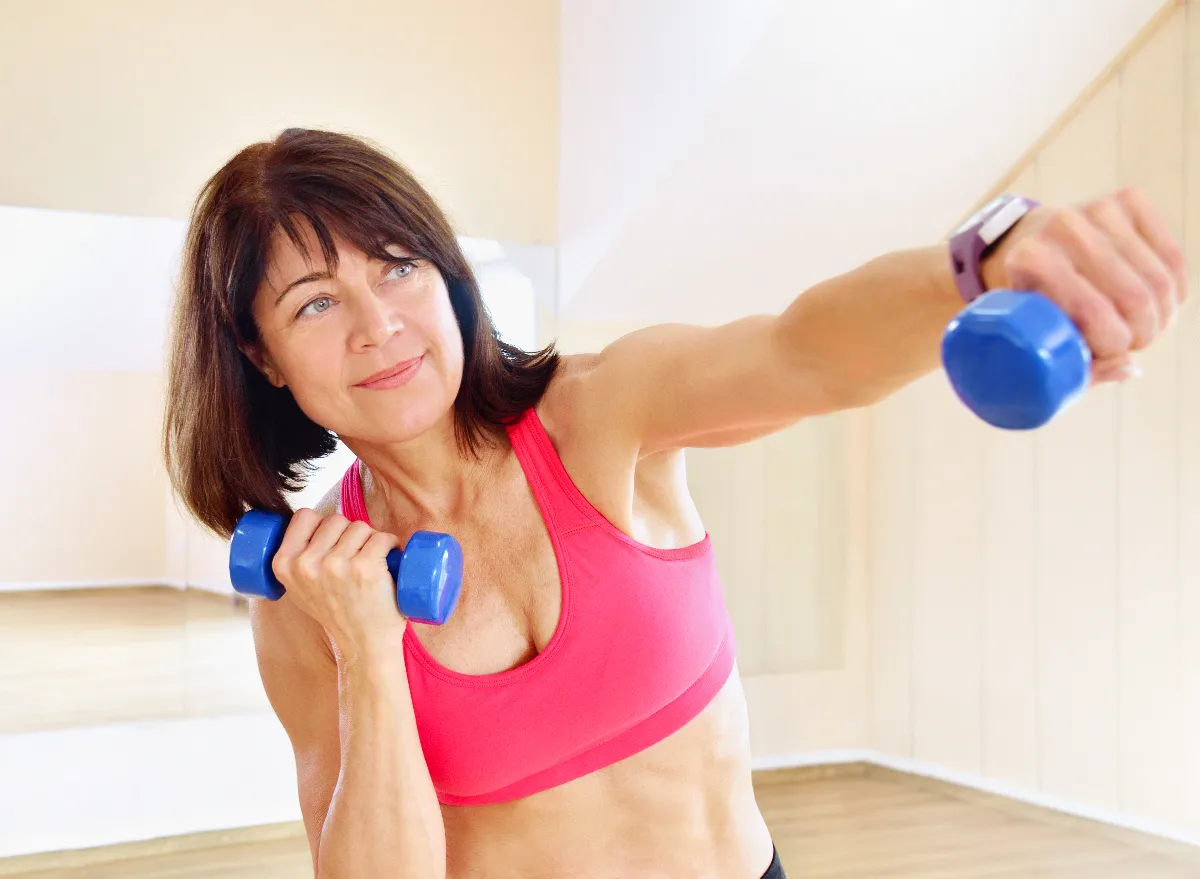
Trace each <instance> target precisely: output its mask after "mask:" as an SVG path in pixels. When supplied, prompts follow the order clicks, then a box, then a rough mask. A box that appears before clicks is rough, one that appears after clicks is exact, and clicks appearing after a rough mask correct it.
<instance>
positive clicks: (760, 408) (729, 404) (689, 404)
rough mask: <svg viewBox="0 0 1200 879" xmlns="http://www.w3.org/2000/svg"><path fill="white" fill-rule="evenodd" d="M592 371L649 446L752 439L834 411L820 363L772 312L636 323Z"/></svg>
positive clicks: (621, 417)
mask: <svg viewBox="0 0 1200 879" xmlns="http://www.w3.org/2000/svg"><path fill="white" fill-rule="evenodd" d="M593 372H594V375H595V376H596V378H595V381H594V384H595V385H596V387H597V391H598V394H597V396H599V397H601V398H603V399H606V400H607V401H609V403H608V406H609V407H610V408H611V409H612V411H613V414H614V418H615V420H617V421H618V422H620V423H622V424H624V425H625V427H626V429H627V430H629V431H630V432H632V434H633V436H632V437H631V439H632V440H633V441H635V442H637V443H638V446H639V448H640V449H641V450H642V451H641V453H642V454H653V453H654V452H656V451H660V450H662V449H666V448H683V447H689V446H690V447H704V446H718V445H733V444H736V443H741V442H748V441H749V440H751V439H756V438H758V437H761V436H765V435H767V434H769V433H773V432H775V431H778V430H782V429H783V428H785V427H788V426H789V425H791V424H794V423H795V422H796V421H798V420H800V419H801V418H803V417H805V416H808V415H815V414H820V413H822V412H824V411H828V409H829V395H828V394H827V393H826V389H825V388H823V387H822V385H821V383H820V381H819V372H818V370H816V369H815V368H812V365H811V364H808V363H806V362H805V359H804V357H803V355H802V354H799V353H797V352H795V351H793V350H791V349H790V347H789V346H788V345H787V344H786V343H785V340H784V339H783V337H782V334H781V332H780V330H779V320H778V318H776V317H773V316H768V315H756V316H752V317H747V318H742V319H740V320H737V321H733V322H731V323H727V324H723V325H721V326H716V327H700V326H689V325H683V324H663V325H659V326H654V327H648V328H646V329H643V330H638V331H636V332H634V333H631V334H629V335H627V336H624V337H622V338H621V339H618V340H617V341H616V342H613V343H612V344H611V345H609V346H608V347H607V348H605V349H604V351H602V352H601V354H600V357H599V358H598V361H597V363H596V366H595V367H594V368H593Z"/></svg>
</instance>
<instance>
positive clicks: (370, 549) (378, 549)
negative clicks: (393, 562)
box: [358, 531, 400, 559]
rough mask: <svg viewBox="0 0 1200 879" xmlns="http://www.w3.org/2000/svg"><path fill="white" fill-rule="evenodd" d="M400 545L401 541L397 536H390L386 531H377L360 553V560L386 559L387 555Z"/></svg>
mask: <svg viewBox="0 0 1200 879" xmlns="http://www.w3.org/2000/svg"><path fill="white" fill-rule="evenodd" d="M399 545H400V541H399V540H398V539H397V538H396V535H395V534H389V533H387V532H386V531H376V532H375V533H373V534H372V535H371V537H370V539H369V540H367V542H366V543H365V544H364V545H363V548H362V549H361V550H360V551H359V553H358V556H359V558H366V559H382V558H386V557H387V554H388V553H389V552H391V551H392V550H393V549H395V548H396V547H397V546H399Z"/></svg>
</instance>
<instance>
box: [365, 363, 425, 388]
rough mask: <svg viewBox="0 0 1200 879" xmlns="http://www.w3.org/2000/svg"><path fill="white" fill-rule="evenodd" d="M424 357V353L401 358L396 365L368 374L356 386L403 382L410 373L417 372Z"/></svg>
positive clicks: (377, 385)
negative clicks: (404, 358) (405, 358)
mask: <svg viewBox="0 0 1200 879" xmlns="http://www.w3.org/2000/svg"><path fill="white" fill-rule="evenodd" d="M423 358H424V355H421V356H420V357H412V358H410V359H408V360H401V361H400V362H399V363H397V364H396V365H395V366H391V367H388V368H387V369H381V370H380V371H379V372H377V373H375V374H373V375H369V376H367V377H366V378H365V379H363V380H362V381H360V382H358V383H357V384H356V385H355V387H359V388H371V387H380V386H388V387H391V386H394V385H399V384H403V383H404V380H405V378H406V377H407V376H408V375H411V374H412V373H414V372H416V370H417V367H418V366H420V365H421V360H422V359H423Z"/></svg>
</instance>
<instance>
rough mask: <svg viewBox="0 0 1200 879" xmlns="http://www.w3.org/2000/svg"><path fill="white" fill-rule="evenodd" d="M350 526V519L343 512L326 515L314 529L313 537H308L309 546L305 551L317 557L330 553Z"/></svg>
mask: <svg viewBox="0 0 1200 879" xmlns="http://www.w3.org/2000/svg"><path fill="white" fill-rule="evenodd" d="M349 527H350V520H349V519H347V518H346V517H345V516H343V515H341V514H334V515H332V516H326V517H325V520H324V521H323V522H321V524H320V525H318V526H317V528H316V530H315V531H313V534H312V537H310V538H309V539H308V547H307V548H306V549H305V550H304V553H305V554H306V555H313V556H317V557H324V556H326V555H329V553H330V552H332V551H333V548H334V547H335V546H337V542H338V541H339V540H340V539H341V537H342V534H343V533H344V532H345V530H346V529H347V528H349Z"/></svg>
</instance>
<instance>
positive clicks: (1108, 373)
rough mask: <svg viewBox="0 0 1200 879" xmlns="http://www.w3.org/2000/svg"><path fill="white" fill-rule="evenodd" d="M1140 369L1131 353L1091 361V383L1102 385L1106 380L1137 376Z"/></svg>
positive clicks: (1126, 378)
mask: <svg viewBox="0 0 1200 879" xmlns="http://www.w3.org/2000/svg"><path fill="white" fill-rule="evenodd" d="M1141 374H1142V369H1141V367H1140V366H1138V365H1137V362H1136V361H1135V360H1134V359H1133V356H1132V355H1129V354H1126V355H1125V356H1123V357H1112V358H1109V359H1108V360H1100V361H1093V362H1092V384H1093V385H1102V384H1105V383H1107V382H1123V381H1128V380H1129V379H1131V378H1137V377H1138V376H1140V375H1141Z"/></svg>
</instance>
